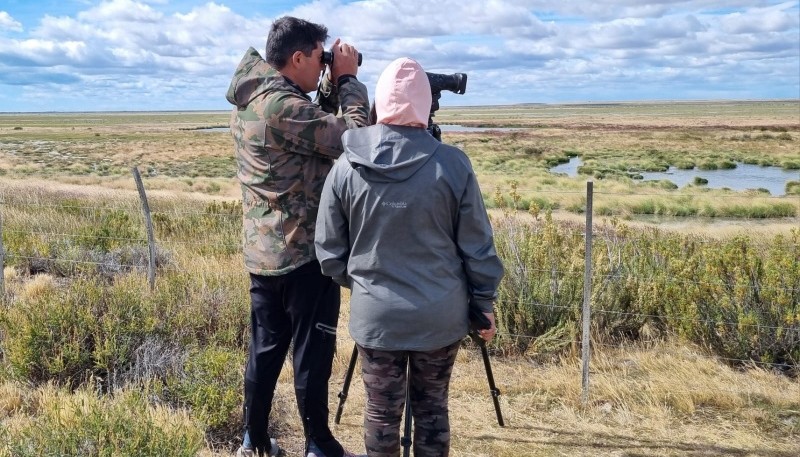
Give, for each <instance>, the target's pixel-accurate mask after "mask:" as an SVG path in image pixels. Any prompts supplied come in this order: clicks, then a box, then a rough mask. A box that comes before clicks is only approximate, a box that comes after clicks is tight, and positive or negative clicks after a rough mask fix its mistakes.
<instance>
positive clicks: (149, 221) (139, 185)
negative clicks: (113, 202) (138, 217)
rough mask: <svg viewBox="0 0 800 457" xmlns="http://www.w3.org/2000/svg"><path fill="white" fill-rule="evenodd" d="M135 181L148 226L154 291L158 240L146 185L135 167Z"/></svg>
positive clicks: (148, 272) (151, 284)
mask: <svg viewBox="0 0 800 457" xmlns="http://www.w3.org/2000/svg"><path fill="white" fill-rule="evenodd" d="M132 171H133V179H134V180H135V181H136V188H137V189H139V199H140V200H141V201H142V212H144V223H145V225H146V226H147V244H148V246H149V248H150V258H149V261H148V262H147V280H148V282H149V283H150V290H151V291H152V290H153V289H154V288H155V286H156V240H155V237H154V236H153V220H152V219H151V217H150V205H149V204H148V203H147V194H145V192H144V184H143V183H142V176H141V175H140V174H139V169H138V168H137V167H133V169H132Z"/></svg>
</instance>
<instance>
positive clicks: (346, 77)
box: [336, 75, 357, 87]
mask: <svg viewBox="0 0 800 457" xmlns="http://www.w3.org/2000/svg"><path fill="white" fill-rule="evenodd" d="M351 79H355V80H357V78H356V75H341V76H339V78H337V79H336V87H341V85H342V84H344V83H346V82H347V81H350V80H351Z"/></svg>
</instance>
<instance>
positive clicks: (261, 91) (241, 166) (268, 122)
mask: <svg viewBox="0 0 800 457" xmlns="http://www.w3.org/2000/svg"><path fill="white" fill-rule="evenodd" d="M322 79H323V87H322V88H321V89H320V90H319V91H318V92H317V100H316V101H315V102H312V101H311V99H310V98H309V97H308V95H306V94H305V93H303V91H302V90H301V89H300V88H299V87H297V86H296V85H295V84H293V83H291V82H290V81H289V80H288V79H286V78H285V77H284V76H283V75H281V74H280V73H279V72H278V71H277V70H275V69H274V68H272V67H271V66H270V65H269V64H267V62H266V61H264V60H263V59H262V57H261V55H259V53H258V51H256V50H255V49H253V48H250V49H248V50H247V53H245V56H244V58H242V61H241V62H240V63H239V66H238V67H237V68H236V72H235V73H234V76H233V80H232V81H231V85H230V87H229V88H228V93H227V96H226V98H227V99H228V101H229V102H230V103H231V104H233V105H235V107H234V108H233V112H232V113H231V121H230V126H231V134H232V136H233V141H234V149H235V154H236V161H237V165H238V173H237V177H238V179H239V181H240V183H241V186H242V206H243V210H244V260H245V266H246V268H247V270H248V271H249V272H251V273H255V274H260V275H267V276H274V275H282V274H286V273H288V272H290V271H292V270H294V269H295V268H297V267H299V266H301V265H303V264H305V263H307V262H309V261H311V260H314V259H315V253H314V226H315V224H316V219H317V212H318V210H319V200H320V195H321V192H322V186H323V184H324V183H325V177H326V176H327V174H328V171H330V169H331V167H332V166H333V161H334V159H336V158H337V157H339V155H340V154H341V153H342V150H343V149H342V140H341V138H342V133H344V132H345V131H346V130H347V129H349V128H356V127H362V126H365V125H367V122H368V116H369V100H368V96H367V88H366V87H365V86H364V84H362V83H361V82H359V81H358V80H356V79H354V78H350V79H349V80H346V81H344V82H343V83H342V86H341V87H338V88H336V87H334V86H333V85H331V84H330V83H329V82H328V78H327V77H323V78H322ZM340 107H341V116H337V114H336V113H337V112H338V111H339V108H340Z"/></svg>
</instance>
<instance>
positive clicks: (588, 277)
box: [581, 181, 593, 406]
mask: <svg viewBox="0 0 800 457" xmlns="http://www.w3.org/2000/svg"><path fill="white" fill-rule="evenodd" d="M592 188H593V183H592V181H588V182H587V183H586V234H585V237H584V240H585V241H586V253H585V255H586V257H585V259H584V263H585V268H584V274H583V312H582V313H581V317H582V321H583V337H582V338H581V362H582V364H583V368H582V373H583V378H582V380H581V390H582V392H581V402H582V403H583V405H584V406H586V404H587V403H588V401H589V357H590V353H589V342H590V341H589V340H590V338H591V337H590V332H589V331H590V329H589V324H590V322H591V306H590V302H591V298H592Z"/></svg>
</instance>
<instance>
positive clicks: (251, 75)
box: [225, 47, 296, 108]
mask: <svg viewBox="0 0 800 457" xmlns="http://www.w3.org/2000/svg"><path fill="white" fill-rule="evenodd" d="M278 87H280V88H287V87H289V88H291V87H292V86H291V84H289V82H288V81H286V79H285V78H284V77H283V75H281V74H280V72H278V70H276V69H274V68H272V66H270V65H269V64H268V63H267V62H266V61H265V60H264V59H263V58H262V57H261V54H259V53H258V51H256V50H255V48H252V47H251V48H250V49H248V50H247V52H246V53H245V54H244V57H242V61H241V62H239V65H238V66H237V67H236V71H235V72H234V73H233V79H232V80H231V85H230V86H229V87H228V93H227V94H226V95H225V98H226V99H227V100H228V102H230V103H231V104H232V105H236V106H237V107H239V108H244V107H245V106H247V104H248V103H250V101H252V100H253V99H254V98H256V97H257V96H259V95H261V94H263V93H264V92H267V91H270V90H272V89H274V88H278ZM289 90H294V91H296V90H295V89H289Z"/></svg>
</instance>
